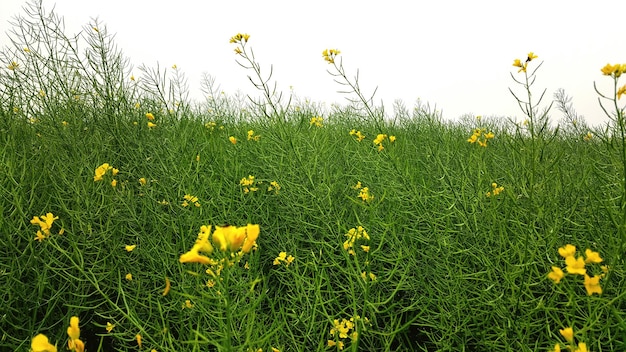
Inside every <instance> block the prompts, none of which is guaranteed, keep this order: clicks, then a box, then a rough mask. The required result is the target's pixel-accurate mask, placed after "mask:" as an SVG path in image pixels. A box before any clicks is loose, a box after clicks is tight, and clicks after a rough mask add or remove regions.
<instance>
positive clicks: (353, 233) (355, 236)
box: [343, 226, 370, 255]
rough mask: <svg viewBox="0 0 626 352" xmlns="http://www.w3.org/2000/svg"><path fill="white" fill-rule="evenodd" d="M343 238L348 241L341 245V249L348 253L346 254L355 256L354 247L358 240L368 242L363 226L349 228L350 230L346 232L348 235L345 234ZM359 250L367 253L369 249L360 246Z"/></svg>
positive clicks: (368, 238) (365, 246) (368, 237)
mask: <svg viewBox="0 0 626 352" xmlns="http://www.w3.org/2000/svg"><path fill="white" fill-rule="evenodd" d="M345 236H346V237H348V239H347V240H346V241H345V242H344V243H343V249H345V250H346V251H348V253H350V254H351V255H356V252H355V251H354V245H355V244H356V242H357V241H358V240H360V239H364V240H366V241H369V240H370V236H369V235H368V234H367V232H366V231H365V229H364V228H363V226H359V227H357V228H354V227H353V228H351V229H350V230H348V233H346V234H345ZM361 249H362V250H363V252H366V253H367V252H369V250H370V247H369V246H367V245H361Z"/></svg>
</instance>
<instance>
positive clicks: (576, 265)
mask: <svg viewBox="0 0 626 352" xmlns="http://www.w3.org/2000/svg"><path fill="white" fill-rule="evenodd" d="M565 264H566V265H567V267H566V269H567V272H568V273H570V274H578V275H585V274H586V273H587V269H585V260H584V259H583V258H582V257H578V258H574V256H573V255H571V256H569V257H567V258H565Z"/></svg>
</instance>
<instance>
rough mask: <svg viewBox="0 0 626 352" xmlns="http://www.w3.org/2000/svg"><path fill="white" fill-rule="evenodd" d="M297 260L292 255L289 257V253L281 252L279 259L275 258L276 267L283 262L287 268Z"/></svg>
mask: <svg viewBox="0 0 626 352" xmlns="http://www.w3.org/2000/svg"><path fill="white" fill-rule="evenodd" d="M295 259H296V258H295V257H294V256H292V255H289V256H287V252H280V253H279V254H278V257H276V258H274V262H273V264H274V265H280V263H281V262H284V263H285V266H289V264H291V263H293V261H294V260H295Z"/></svg>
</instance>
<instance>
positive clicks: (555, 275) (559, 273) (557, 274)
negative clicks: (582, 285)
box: [548, 266, 565, 284]
mask: <svg viewBox="0 0 626 352" xmlns="http://www.w3.org/2000/svg"><path fill="white" fill-rule="evenodd" d="M563 277H565V273H563V270H561V268H559V267H557V266H553V267H552V271H551V272H550V273H549V274H548V278H549V279H550V280H552V281H554V283H555V284H558V283H559V282H561V279H563Z"/></svg>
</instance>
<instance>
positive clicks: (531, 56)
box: [526, 51, 537, 61]
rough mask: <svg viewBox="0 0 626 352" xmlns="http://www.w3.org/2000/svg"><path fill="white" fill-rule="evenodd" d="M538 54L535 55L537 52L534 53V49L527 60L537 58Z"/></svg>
mask: <svg viewBox="0 0 626 352" xmlns="http://www.w3.org/2000/svg"><path fill="white" fill-rule="evenodd" d="M536 58H537V55H535V53H533V52H532V51H531V52H529V53H528V58H527V59H526V61H532V60H533V59H536Z"/></svg>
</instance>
